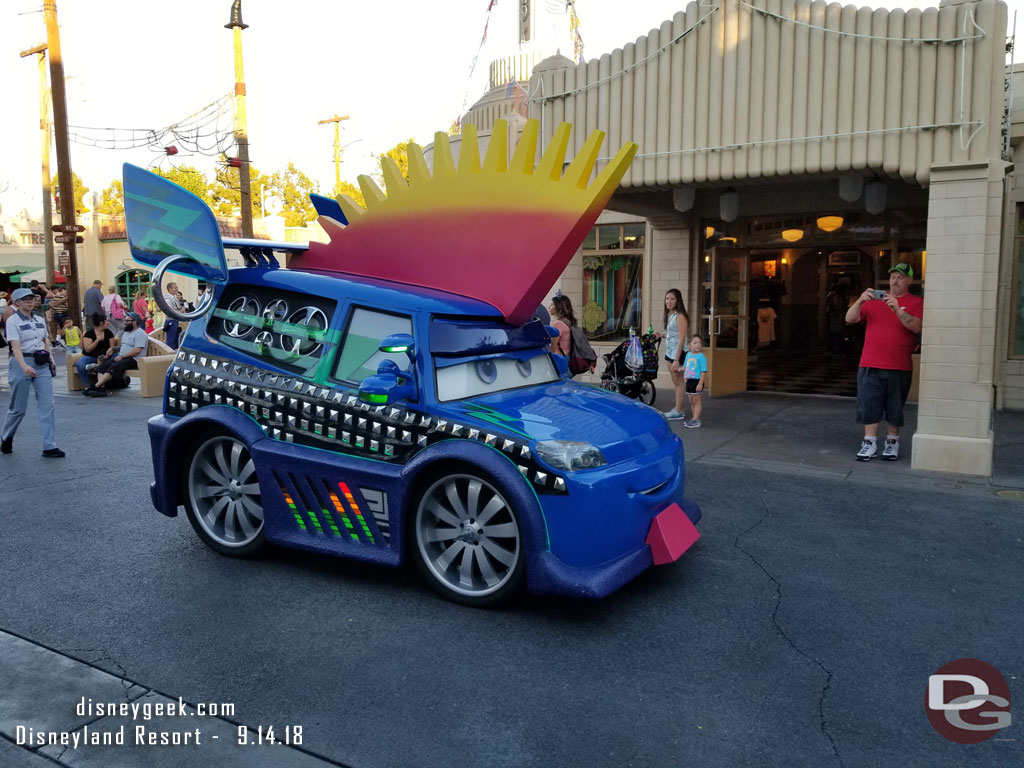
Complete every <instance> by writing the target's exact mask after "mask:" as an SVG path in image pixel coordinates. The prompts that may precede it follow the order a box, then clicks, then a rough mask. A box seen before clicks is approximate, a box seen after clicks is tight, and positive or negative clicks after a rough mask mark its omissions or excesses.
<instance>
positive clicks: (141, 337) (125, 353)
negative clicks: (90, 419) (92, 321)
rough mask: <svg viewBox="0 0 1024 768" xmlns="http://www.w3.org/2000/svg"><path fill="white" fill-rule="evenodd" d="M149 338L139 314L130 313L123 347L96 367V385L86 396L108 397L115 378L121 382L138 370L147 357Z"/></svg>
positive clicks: (126, 319) (87, 391)
mask: <svg viewBox="0 0 1024 768" xmlns="http://www.w3.org/2000/svg"><path fill="white" fill-rule="evenodd" d="M148 344H149V337H148V336H147V335H146V331H145V330H144V329H143V327H142V318H141V317H139V314H138V313H137V312H129V313H128V314H126V315H125V317H124V333H123V334H122V335H121V346H120V348H119V349H118V352H117V354H116V355H111V356H110V357H107V358H106V359H104V360H103V361H102V362H101V363H100V364H99V365H98V366H97V367H96V371H95V373H96V385H95V386H92V387H87V388H86V390H85V392H84V394H86V395H88V396H89V397H106V396H107V390H106V386H107V384H109V383H110V382H111V381H112V380H113V379H114V378H115V377H116V378H117V379H118V380H120V379H121V378H123V377H124V375H125V371H127V370H128V369H130V368H138V367H139V360H141V359H142V358H144V357H145V356H146V346H147V345H148Z"/></svg>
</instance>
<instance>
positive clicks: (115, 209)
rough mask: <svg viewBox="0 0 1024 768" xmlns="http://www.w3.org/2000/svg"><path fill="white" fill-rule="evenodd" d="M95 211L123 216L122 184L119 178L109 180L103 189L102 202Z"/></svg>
mask: <svg viewBox="0 0 1024 768" xmlns="http://www.w3.org/2000/svg"><path fill="white" fill-rule="evenodd" d="M96 213H103V214H106V215H107V216H124V184H123V183H122V182H121V181H120V180H119V179H114V180H113V181H111V182H110V186H109V187H107V188H106V189H104V190H103V202H101V203H100V204H99V205H98V206H97V207H96Z"/></svg>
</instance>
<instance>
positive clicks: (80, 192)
mask: <svg viewBox="0 0 1024 768" xmlns="http://www.w3.org/2000/svg"><path fill="white" fill-rule="evenodd" d="M71 187H72V190H73V191H74V194H75V213H76V214H82V213H88V211H89V209H88V208H86V207H85V202H84V201H83V198H84V197H85V193H86V192H88V191H89V188H88V187H87V186H85V184H83V183H82V180H81V179H80V178H79V176H78V174H77V173H75V172H74V171H72V172H71ZM50 189H52V190H53V194H54V196H55V197H57V196H59V195H60V181H59V180H58V179H57V177H56V176H54V177H53V178H52V179H51V180H50Z"/></svg>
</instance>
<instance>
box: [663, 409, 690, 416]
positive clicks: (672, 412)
mask: <svg viewBox="0 0 1024 768" xmlns="http://www.w3.org/2000/svg"><path fill="white" fill-rule="evenodd" d="M665 418H666V419H683V418H686V414H685V413H680V412H679V411H677V410H676V409H675V408H673V409H672V410H671V411H665Z"/></svg>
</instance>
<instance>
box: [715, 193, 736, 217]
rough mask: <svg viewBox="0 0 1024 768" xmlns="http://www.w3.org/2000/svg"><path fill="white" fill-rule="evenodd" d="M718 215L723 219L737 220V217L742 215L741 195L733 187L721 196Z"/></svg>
mask: <svg viewBox="0 0 1024 768" xmlns="http://www.w3.org/2000/svg"><path fill="white" fill-rule="evenodd" d="M718 215H719V216H720V217H721V218H722V221H736V217H737V216H739V215H740V196H739V195H738V194H736V190H735V189H733V188H732V187H729V188H728V189H726V190H725V192H723V193H722V194H721V195H720V196H719V198H718Z"/></svg>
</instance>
